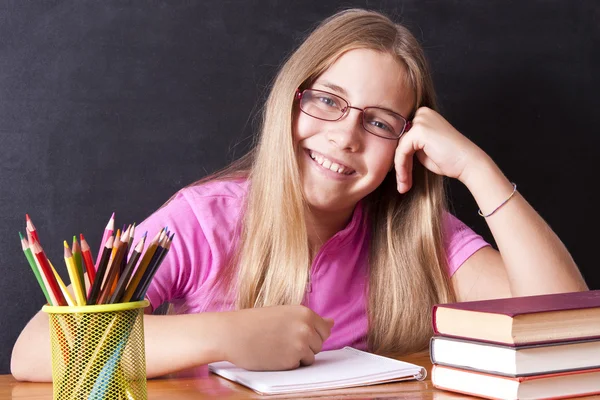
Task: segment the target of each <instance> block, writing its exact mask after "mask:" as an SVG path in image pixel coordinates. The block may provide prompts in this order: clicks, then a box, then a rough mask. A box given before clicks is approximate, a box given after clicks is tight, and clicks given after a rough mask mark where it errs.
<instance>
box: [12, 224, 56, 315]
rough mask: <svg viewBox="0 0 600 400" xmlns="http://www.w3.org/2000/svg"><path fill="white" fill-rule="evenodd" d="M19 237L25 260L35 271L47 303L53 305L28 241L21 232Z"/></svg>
mask: <svg viewBox="0 0 600 400" xmlns="http://www.w3.org/2000/svg"><path fill="white" fill-rule="evenodd" d="M19 237H20V238H21V247H22V248H23V253H25V258H27V262H28V263H29V266H30V267H31V270H32V271H33V274H34V275H35V279H36V280H37V282H38V284H39V285H40V288H41V289H42V292H44V297H45V298H46V301H47V302H48V304H52V301H51V300H50V296H49V295H48V290H46V285H44V281H43V280H42V276H41V274H40V270H39V269H38V266H37V264H36V263H35V259H34V257H33V253H32V252H31V249H30V248H29V242H28V241H27V239H25V238H24V237H23V235H22V234H21V232H19Z"/></svg>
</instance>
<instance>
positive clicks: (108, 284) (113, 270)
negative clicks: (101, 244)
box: [98, 229, 129, 304]
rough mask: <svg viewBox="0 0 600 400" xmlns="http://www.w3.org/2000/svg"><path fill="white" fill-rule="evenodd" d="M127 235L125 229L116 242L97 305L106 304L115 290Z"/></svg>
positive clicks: (125, 248) (125, 247)
mask: <svg viewBox="0 0 600 400" xmlns="http://www.w3.org/2000/svg"><path fill="white" fill-rule="evenodd" d="M128 234H129V229H127V230H126V231H125V232H124V234H123V236H121V240H120V241H119V242H118V249H117V251H116V253H115V256H114V258H113V259H112V260H111V262H110V263H109V266H108V271H107V274H106V279H105V282H104V285H103V287H102V291H101V292H100V297H98V304H106V302H107V301H108V299H109V297H110V296H111V294H112V293H113V291H114V289H115V288H116V282H117V281H116V280H117V279H118V274H119V270H120V268H121V260H122V259H123V256H124V255H125V253H126V252H127V241H128V240H129V236H128ZM113 251H114V246H113Z"/></svg>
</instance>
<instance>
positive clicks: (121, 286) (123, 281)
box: [108, 233, 146, 304]
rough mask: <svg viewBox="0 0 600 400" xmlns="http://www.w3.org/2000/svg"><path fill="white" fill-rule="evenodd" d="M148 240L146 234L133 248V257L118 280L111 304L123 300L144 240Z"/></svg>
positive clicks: (142, 248)
mask: <svg viewBox="0 0 600 400" xmlns="http://www.w3.org/2000/svg"><path fill="white" fill-rule="evenodd" d="M145 241H146V234H145V233H144V236H142V238H141V239H140V240H139V241H138V243H137V245H136V246H135V248H134V249H133V252H132V253H131V257H129V261H128V262H127V265H126V266H125V269H124V270H123V273H122V274H121V277H120V278H119V281H118V282H117V287H116V288H115V290H114V292H113V294H112V296H111V297H110V300H109V301H108V302H109V303H110V304H114V303H118V302H119V301H121V297H123V293H124V292H125V288H126V287H127V283H128V282H129V278H130V277H131V274H132V273H133V270H134V269H135V266H136V264H137V262H138V260H139V258H140V254H141V253H142V251H143V250H144V242H145Z"/></svg>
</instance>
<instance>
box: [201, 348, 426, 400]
mask: <svg viewBox="0 0 600 400" xmlns="http://www.w3.org/2000/svg"><path fill="white" fill-rule="evenodd" d="M208 369H209V371H211V372H213V373H215V374H217V375H220V376H222V377H223V378H227V379H229V380H231V381H234V382H237V383H240V384H242V385H244V386H248V387H249V388H250V389H252V390H254V391H256V392H258V393H260V394H281V393H294V392H307V391H314V390H326V389H339V388H347V387H354V386H364V385H374V384H377V383H384V382H396V381H402V380H411V379H418V380H423V379H425V377H426V376H427V370H425V368H423V367H421V366H418V365H415V364H410V363H407V362H403V361H398V360H394V359H392V358H387V357H381V356H378V355H375V354H371V353H367V352H364V351H360V350H357V349H354V348H352V347H344V348H343V349H339V350H330V351H322V352H320V353H319V354H317V355H316V356H315V363H314V364H312V365H310V366H306V367H300V368H297V369H293V370H290V371H264V372H263V371H247V370H245V369H242V368H238V367H236V366H235V365H233V364H231V363H229V362H225V361H222V362H217V363H212V364H209V365H208Z"/></svg>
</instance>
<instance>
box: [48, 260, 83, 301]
mask: <svg viewBox="0 0 600 400" xmlns="http://www.w3.org/2000/svg"><path fill="white" fill-rule="evenodd" d="M48 264H50V268H51V269H52V273H53V274H54V277H55V278H56V282H58V286H59V287H60V290H61V292H62V294H63V296H65V300H66V301H67V304H68V305H69V306H71V307H73V306H76V305H77V303H76V302H75V300H74V299H73V297H71V293H70V292H69V289H67V285H65V283H64V282H63V280H62V278H61V277H60V275H59V274H58V272H56V268H54V265H52V261H50V260H48Z"/></svg>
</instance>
